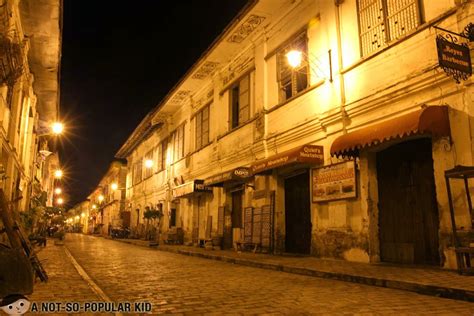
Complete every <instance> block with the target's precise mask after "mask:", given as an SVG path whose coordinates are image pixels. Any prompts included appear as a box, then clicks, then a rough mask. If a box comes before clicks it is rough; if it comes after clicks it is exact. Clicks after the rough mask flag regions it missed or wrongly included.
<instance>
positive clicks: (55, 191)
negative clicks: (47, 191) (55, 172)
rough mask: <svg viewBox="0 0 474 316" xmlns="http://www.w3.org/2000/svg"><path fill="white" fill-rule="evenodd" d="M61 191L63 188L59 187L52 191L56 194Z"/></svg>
mask: <svg viewBox="0 0 474 316" xmlns="http://www.w3.org/2000/svg"><path fill="white" fill-rule="evenodd" d="M61 192H63V190H61V188H56V189H54V193H56V194H61Z"/></svg>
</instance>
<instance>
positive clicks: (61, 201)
mask: <svg viewBox="0 0 474 316" xmlns="http://www.w3.org/2000/svg"><path fill="white" fill-rule="evenodd" d="M56 203H58V204H59V205H61V204H63V203H64V200H63V198H58V199H57V200H56Z"/></svg>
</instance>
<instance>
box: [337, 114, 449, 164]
mask: <svg viewBox="0 0 474 316" xmlns="http://www.w3.org/2000/svg"><path fill="white" fill-rule="evenodd" d="M424 134H427V135H432V136H450V135H451V132H450V127H449V116H448V107H447V106H428V107H425V108H423V109H420V110H417V111H414V112H412V113H409V114H405V115H402V116H399V117H397V118H393V119H390V120H387V121H384V122H381V123H377V124H373V125H370V126H367V127H363V128H361V129H358V130H356V131H354V132H350V133H347V134H345V135H342V136H339V137H338V138H336V140H335V141H334V142H333V143H332V145H331V155H332V156H346V157H354V156H358V155H359V150H360V149H363V148H366V147H371V146H375V145H378V144H381V143H383V142H386V141H389V140H392V139H396V138H403V137H407V136H411V135H424Z"/></svg>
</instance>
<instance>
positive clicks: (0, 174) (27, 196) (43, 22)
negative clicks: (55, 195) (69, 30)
mask: <svg viewBox="0 0 474 316" xmlns="http://www.w3.org/2000/svg"><path fill="white" fill-rule="evenodd" d="M61 19H62V9H61V2H60V1H59V0H56V1H55V0H51V1H41V2H40V1H29V0H22V1H18V0H2V1H0V123H1V124H0V147H1V152H0V188H1V189H2V190H3V191H4V192H5V195H6V198H7V200H8V201H12V203H13V204H12V205H13V207H14V209H15V210H17V211H25V210H28V209H29V208H30V201H31V199H32V197H35V196H39V195H40V194H41V193H42V192H44V191H47V194H48V197H49V202H48V204H49V205H51V204H52V190H51V189H52V187H53V183H52V181H53V180H52V174H51V172H50V171H49V170H50V169H51V168H53V167H55V166H56V165H58V163H59V162H58V156H57V154H54V153H53V152H54V151H55V148H54V142H53V141H52V137H51V136H50V135H51V131H50V125H51V124H52V123H53V122H56V121H57V120H58V115H59V65H60V55H61V32H62V21H61Z"/></svg>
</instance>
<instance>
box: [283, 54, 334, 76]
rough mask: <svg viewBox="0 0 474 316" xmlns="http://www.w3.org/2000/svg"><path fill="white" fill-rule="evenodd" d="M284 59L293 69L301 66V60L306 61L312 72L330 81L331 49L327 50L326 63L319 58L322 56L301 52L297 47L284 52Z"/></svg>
mask: <svg viewBox="0 0 474 316" xmlns="http://www.w3.org/2000/svg"><path fill="white" fill-rule="evenodd" d="M285 57H286V61H287V62H288V65H289V66H290V67H291V68H293V69H294V70H296V69H298V68H299V67H301V66H302V64H303V61H304V62H307V63H308V66H309V68H311V70H312V71H313V73H314V74H315V75H316V76H318V77H320V78H322V79H326V78H329V81H330V82H332V80H333V78H332V53H331V50H329V51H328V63H327V64H326V63H323V62H322V60H321V58H322V56H319V57H318V56H315V55H313V54H310V53H308V52H303V51H301V50H298V49H292V50H290V51H289V52H288V53H286V54H285Z"/></svg>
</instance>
